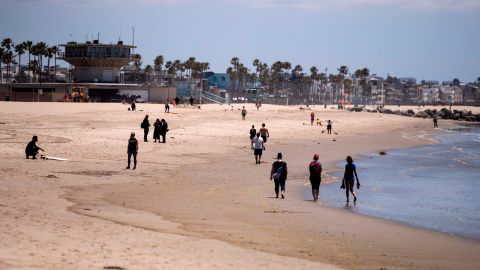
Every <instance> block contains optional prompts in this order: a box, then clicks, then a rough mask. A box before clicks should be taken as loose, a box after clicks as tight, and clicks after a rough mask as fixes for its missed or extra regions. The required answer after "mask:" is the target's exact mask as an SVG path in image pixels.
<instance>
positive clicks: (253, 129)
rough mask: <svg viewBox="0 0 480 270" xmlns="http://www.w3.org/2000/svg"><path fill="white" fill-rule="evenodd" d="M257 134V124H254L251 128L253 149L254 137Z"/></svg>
mask: <svg viewBox="0 0 480 270" xmlns="http://www.w3.org/2000/svg"><path fill="white" fill-rule="evenodd" d="M256 134H257V130H256V129H255V126H254V125H252V128H251V129H250V146H251V147H252V149H253V139H254V138H255V135H256Z"/></svg>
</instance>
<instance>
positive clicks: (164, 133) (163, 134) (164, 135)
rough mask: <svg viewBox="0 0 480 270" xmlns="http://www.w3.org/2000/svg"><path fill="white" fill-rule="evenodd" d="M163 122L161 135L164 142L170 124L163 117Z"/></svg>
mask: <svg viewBox="0 0 480 270" xmlns="http://www.w3.org/2000/svg"><path fill="white" fill-rule="evenodd" d="M161 122H162V128H161V129H160V136H162V143H165V142H166V139H165V138H166V136H167V132H168V124H167V121H165V119H162V120H161Z"/></svg>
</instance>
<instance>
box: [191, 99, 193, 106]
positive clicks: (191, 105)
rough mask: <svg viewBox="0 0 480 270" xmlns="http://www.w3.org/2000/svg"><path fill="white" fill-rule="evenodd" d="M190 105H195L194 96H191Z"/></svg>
mask: <svg viewBox="0 0 480 270" xmlns="http://www.w3.org/2000/svg"><path fill="white" fill-rule="evenodd" d="M190 106H193V97H190Z"/></svg>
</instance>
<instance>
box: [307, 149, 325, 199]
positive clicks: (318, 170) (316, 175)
mask: <svg viewBox="0 0 480 270" xmlns="http://www.w3.org/2000/svg"><path fill="white" fill-rule="evenodd" d="M308 170H309V171H310V184H311V185H312V195H313V200H314V201H316V200H318V195H319V194H320V183H321V181H322V164H321V163H320V162H318V154H315V155H314V156H313V161H312V162H310V165H308Z"/></svg>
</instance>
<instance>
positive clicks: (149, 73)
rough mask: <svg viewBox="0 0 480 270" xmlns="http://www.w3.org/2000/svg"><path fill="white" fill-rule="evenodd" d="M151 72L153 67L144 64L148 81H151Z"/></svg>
mask: <svg viewBox="0 0 480 270" xmlns="http://www.w3.org/2000/svg"><path fill="white" fill-rule="evenodd" d="M152 72H153V67H152V66H151V65H146V66H145V74H146V75H147V80H148V83H151V75H152Z"/></svg>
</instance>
